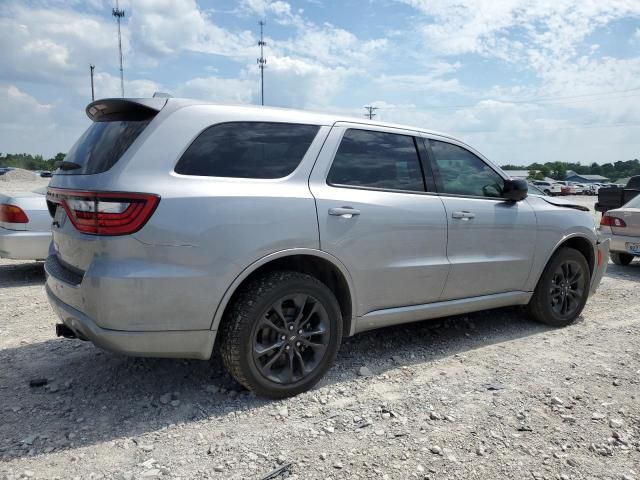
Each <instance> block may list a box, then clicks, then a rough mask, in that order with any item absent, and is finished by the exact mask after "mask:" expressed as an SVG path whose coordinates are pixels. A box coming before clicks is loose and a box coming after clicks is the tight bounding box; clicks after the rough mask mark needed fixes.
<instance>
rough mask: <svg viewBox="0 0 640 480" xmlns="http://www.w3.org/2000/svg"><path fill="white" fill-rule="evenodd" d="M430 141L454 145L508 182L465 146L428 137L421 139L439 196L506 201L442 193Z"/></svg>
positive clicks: (442, 189)
mask: <svg viewBox="0 0 640 480" xmlns="http://www.w3.org/2000/svg"><path fill="white" fill-rule="evenodd" d="M431 140H434V141H436V142H442V143H449V144H451V145H455V146H456V147H460V148H462V149H463V150H466V151H467V152H469V153H470V154H472V155H473V156H475V157H476V158H478V159H479V160H480V161H481V162H482V163H484V164H485V165H486V166H487V167H489V168H490V169H491V170H493V171H494V172H495V173H496V174H497V175H498V176H499V177H500V178H502V179H503V180H508V177H505V176H504V174H503V173H502V172H500V171H498V170H497V169H496V168H495V167H494V166H493V165H491V164H490V163H488V162H487V161H485V160H484V159H483V158H482V157H481V156H480V155H477V154H476V153H474V152H472V151H471V150H469V148H467V147H466V146H465V145H460V144H458V143H457V142H455V141H451V140H450V139H447V140H443V139H440V138H433V137H430V136H425V137H422V141H423V144H424V147H425V149H426V151H427V155H428V158H429V164H430V166H431V171H432V172H433V178H434V180H435V184H436V192H437V194H438V195H439V196H441V197H454V198H472V199H476V200H489V201H492V202H505V201H506V199H504V198H501V197H485V196H483V195H464V194H461V193H448V192H445V191H444V187H443V185H442V177H441V176H440V170H439V169H438V165H437V163H436V161H435V156H434V154H433V151H432V149H431Z"/></svg>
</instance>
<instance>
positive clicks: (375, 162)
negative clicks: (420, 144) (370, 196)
mask: <svg viewBox="0 0 640 480" xmlns="http://www.w3.org/2000/svg"><path fill="white" fill-rule="evenodd" d="M327 182H328V183H329V184H331V185H349V186H355V187H370V188H381V189H391V190H409V191H419V192H424V190H425V187H424V180H423V178H422V169H421V167H420V159H419V157H418V152H417V150H416V146H415V142H414V140H413V137H411V136H408V135H397V134H393V133H384V132H374V131H369V130H358V129H349V130H347V131H346V132H345V134H344V136H343V137H342V141H341V142H340V146H339V147H338V151H337V152H336V156H335V158H334V160H333V164H332V165H331V170H329V175H328V177H327Z"/></svg>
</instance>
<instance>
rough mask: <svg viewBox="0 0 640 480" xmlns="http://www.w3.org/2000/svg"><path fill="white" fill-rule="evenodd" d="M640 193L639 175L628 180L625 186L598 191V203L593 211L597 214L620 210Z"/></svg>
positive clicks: (613, 186) (615, 186)
mask: <svg viewBox="0 0 640 480" xmlns="http://www.w3.org/2000/svg"><path fill="white" fill-rule="evenodd" d="M639 193H640V175H636V176H634V177H631V178H630V179H629V182H628V183H627V185H625V186H622V187H621V186H619V185H610V186H604V187H602V188H600V189H599V190H598V201H597V203H596V206H595V209H596V211H598V212H602V213H604V212H607V211H609V210H613V209H615V208H620V207H621V206H623V205H624V204H626V203H628V202H629V201H631V199H633V198H634V197H636V196H637V195H638V194H639Z"/></svg>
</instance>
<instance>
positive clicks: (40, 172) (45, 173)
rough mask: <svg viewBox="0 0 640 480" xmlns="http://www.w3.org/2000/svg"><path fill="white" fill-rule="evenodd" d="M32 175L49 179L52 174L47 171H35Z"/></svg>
mask: <svg viewBox="0 0 640 480" xmlns="http://www.w3.org/2000/svg"><path fill="white" fill-rule="evenodd" d="M33 173H35V174H36V175H38V176H39V177H42V178H51V176H52V174H51V172H50V171H49V170H35V171H34V172H33Z"/></svg>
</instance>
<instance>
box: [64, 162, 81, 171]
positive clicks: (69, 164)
mask: <svg viewBox="0 0 640 480" xmlns="http://www.w3.org/2000/svg"><path fill="white" fill-rule="evenodd" d="M58 168H59V169H60V170H76V169H78V168H82V165H80V164H78V163H75V162H67V161H66V160H63V161H62V162H61V163H60V165H59V166H58Z"/></svg>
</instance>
